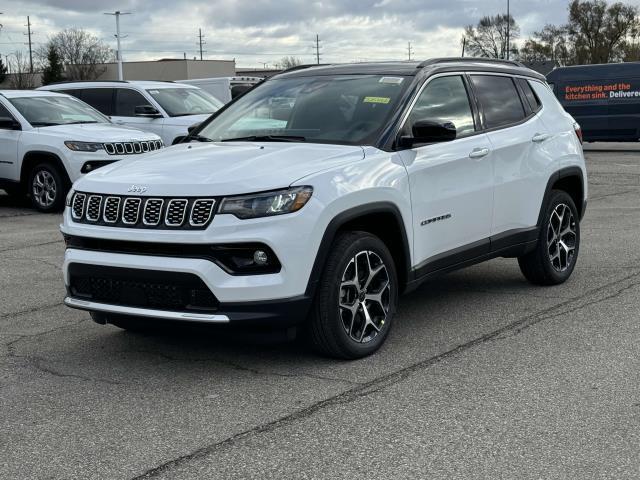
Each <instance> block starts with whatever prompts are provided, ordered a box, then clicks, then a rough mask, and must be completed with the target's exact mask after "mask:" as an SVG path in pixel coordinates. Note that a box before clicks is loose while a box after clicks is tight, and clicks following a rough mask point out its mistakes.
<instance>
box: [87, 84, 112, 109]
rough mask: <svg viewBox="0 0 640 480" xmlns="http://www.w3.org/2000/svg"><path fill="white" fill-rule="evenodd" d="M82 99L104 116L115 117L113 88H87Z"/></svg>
mask: <svg viewBox="0 0 640 480" xmlns="http://www.w3.org/2000/svg"><path fill="white" fill-rule="evenodd" d="M80 99H81V100H82V101H83V102H85V103H88V104H89V105H91V106H92V107H93V108H95V109H96V110H98V111H99V112H100V113H102V114H104V115H113V89H112V88H87V89H85V90H83V92H82V96H81V97H80Z"/></svg>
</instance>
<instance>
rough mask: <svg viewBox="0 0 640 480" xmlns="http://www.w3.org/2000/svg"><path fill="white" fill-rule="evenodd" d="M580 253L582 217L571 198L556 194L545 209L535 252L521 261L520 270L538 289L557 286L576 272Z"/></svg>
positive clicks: (560, 193) (552, 195) (554, 193)
mask: <svg viewBox="0 0 640 480" xmlns="http://www.w3.org/2000/svg"><path fill="white" fill-rule="evenodd" d="M579 250H580V217H579V215H578V210H577V208H576V206H575V204H574V202H573V199H572V198H571V196H570V195H569V194H568V193H566V192H564V191H561V190H553V191H552V192H551V195H550V197H549V201H548V202H547V205H546V207H545V211H544V217H543V222H542V225H541V228H540V235H539V238H538V244H537V246H536V249H535V250H534V251H532V252H530V253H528V254H526V255H523V256H521V257H519V258H518V264H519V265H520V270H521V271H522V274H523V275H524V276H525V278H526V279H527V280H529V281H530V282H531V283H534V284H536V285H558V284H560V283H563V282H565V281H566V280H567V279H568V278H569V277H570V276H571V273H572V272H573V269H574V268H575V266H576V261H577V260H578V251H579Z"/></svg>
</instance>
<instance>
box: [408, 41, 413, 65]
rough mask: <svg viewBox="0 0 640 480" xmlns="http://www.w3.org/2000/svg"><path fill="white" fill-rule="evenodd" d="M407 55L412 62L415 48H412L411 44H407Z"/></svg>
mask: <svg viewBox="0 0 640 480" xmlns="http://www.w3.org/2000/svg"><path fill="white" fill-rule="evenodd" d="M407 53H408V54H409V61H411V54H412V53H413V48H411V42H408V43H407Z"/></svg>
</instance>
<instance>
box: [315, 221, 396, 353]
mask: <svg viewBox="0 0 640 480" xmlns="http://www.w3.org/2000/svg"><path fill="white" fill-rule="evenodd" d="M363 253H364V254H365V255H364V256H363ZM354 261H356V262H360V263H359V265H361V266H362V265H364V263H363V262H368V265H373V271H374V272H375V271H377V273H374V275H373V276H372V275H371V274H370V273H362V272H364V271H365V267H362V268H360V272H359V273H358V271H357V270H355V264H354V263H353V262H354ZM381 264H382V265H383V266H384V269H379V270H378V267H380V265H381ZM371 271H372V270H369V272H371ZM360 275H367V277H368V278H369V279H370V280H369V281H366V280H364V281H363V280H361V279H360V278H359V277H360ZM351 276H353V277H352V281H353V285H346V286H343V285H342V284H343V281H344V280H345V279H346V280H347V281H348V280H349V277H351ZM387 280H388V287H387V286H384V285H385V282H386V281H387ZM369 282H370V283H369ZM356 283H357V286H356ZM365 284H366V285H365ZM367 285H368V288H367ZM363 287H364V288H363ZM378 290H379V292H378ZM362 292H364V293H362ZM367 292H369V294H370V295H372V296H373V295H375V296H378V294H379V295H380V297H379V298H380V301H377V300H375V301H374V300H371V299H369V298H366V297H365V295H366V294H367ZM340 304H349V305H352V308H351V309H347V308H343V307H340V306H339V305H340ZM383 304H386V305H387V307H386V312H385V310H384V308H385V307H384V305H383ZM397 304H398V276H397V273H396V267H395V264H394V261H393V257H392V256H391V253H390V252H389V249H388V248H387V246H386V245H385V244H384V243H383V242H382V241H381V240H380V239H379V238H378V237H376V236H374V235H372V234H370V233H367V232H345V233H340V234H339V235H338V236H337V238H336V239H335V241H334V242H333V245H332V247H331V250H330V252H329V255H328V257H327V260H326V263H325V268H324V272H323V273H322V277H321V279H320V282H319V285H318V290H317V292H316V296H315V298H314V303H313V307H312V312H311V316H310V318H309V324H308V334H309V335H308V337H309V340H310V341H311V344H312V346H313V347H314V349H315V350H316V351H318V352H319V353H321V354H323V355H327V356H330V357H334V358H341V359H355V358H361V357H365V356H367V355H370V354H372V353H373V352H375V351H376V350H377V349H378V348H380V346H381V345H382V344H383V343H384V341H385V340H386V338H387V336H388V335H389V331H390V329H391V326H392V324H393V317H394V314H395V311H396V307H397ZM354 310H355V314H353V312H354ZM365 311H366V313H367V315H369V317H370V318H369V319H370V320H371V322H370V323H368V322H367V320H366V317H365V313H364V312H365ZM385 314H386V315H385ZM347 329H349V331H348V330H347ZM354 337H359V340H358V339H357V338H354Z"/></svg>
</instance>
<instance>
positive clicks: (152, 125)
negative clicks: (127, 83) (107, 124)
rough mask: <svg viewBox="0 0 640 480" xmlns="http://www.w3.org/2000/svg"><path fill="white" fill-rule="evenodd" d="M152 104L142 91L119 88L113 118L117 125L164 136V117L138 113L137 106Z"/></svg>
mask: <svg viewBox="0 0 640 480" xmlns="http://www.w3.org/2000/svg"><path fill="white" fill-rule="evenodd" d="M143 105H151V102H150V101H149V100H147V99H146V98H145V97H144V95H142V94H141V93H140V92H138V91H136V90H133V89H131V88H117V89H116V96H115V102H114V108H113V115H112V116H111V120H112V121H113V123H115V124H117V125H125V126H128V127H133V128H137V129H138V130H142V131H143V132H151V133H155V134H156V135H158V136H162V127H163V125H164V118H162V117H157V118H155V117H150V116H140V115H136V113H135V110H136V107H141V106H143Z"/></svg>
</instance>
